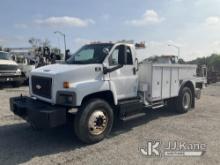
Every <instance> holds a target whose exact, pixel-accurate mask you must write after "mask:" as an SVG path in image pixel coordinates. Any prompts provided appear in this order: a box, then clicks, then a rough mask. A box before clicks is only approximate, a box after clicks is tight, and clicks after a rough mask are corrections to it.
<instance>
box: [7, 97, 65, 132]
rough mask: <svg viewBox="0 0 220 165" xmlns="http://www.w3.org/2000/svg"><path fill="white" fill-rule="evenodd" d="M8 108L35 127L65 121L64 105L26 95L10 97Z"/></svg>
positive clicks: (47, 126) (63, 122)
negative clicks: (52, 103)
mask: <svg viewBox="0 0 220 165" xmlns="http://www.w3.org/2000/svg"><path fill="white" fill-rule="evenodd" d="M10 110H11V111H12V112H13V113H14V114H15V115H17V116H20V117H21V118H23V119H24V120H26V121H27V122H29V123H30V124H32V125H34V126H35V127H37V128H53V127H57V126H60V125H63V124H65V123H66V113H67V110H66V108H65V107H62V106H56V105H51V104H49V103H45V102H42V101H39V100H34V99H32V98H30V97H26V96H25V97H23V96H22V97H13V98H10Z"/></svg>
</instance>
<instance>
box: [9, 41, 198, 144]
mask: <svg viewBox="0 0 220 165" xmlns="http://www.w3.org/2000/svg"><path fill="white" fill-rule="evenodd" d="M194 74H196V66H191V65H186V66H183V65H179V64H153V63H151V62H142V63H139V62H138V60H137V54H136V51H135V45H134V44H131V43H124V42H119V43H91V44H87V45H84V46H83V47H82V48H80V49H79V50H78V51H77V52H76V53H75V54H74V55H73V56H72V57H70V58H69V59H68V60H67V61H65V63H63V64H54V65H48V66H44V67H40V68H37V69H35V70H33V71H32V72H31V75H30V79H29V81H30V82H29V86H30V96H31V97H27V96H21V97H14V98H11V99H10V106H11V111H12V112H13V113H15V114H16V115H18V116H20V117H22V118H24V119H25V120H27V121H28V122H29V123H30V124H31V125H32V126H34V127H39V128H48V127H49V128H50V127H56V126H59V125H62V124H65V123H66V122H67V120H68V116H72V117H74V124H73V125H74V129H75V133H76V135H77V136H78V137H79V139H80V140H82V141H83V142H86V143H94V142H98V141H100V140H102V139H103V138H104V137H106V136H107V135H108V134H109V132H110V131H111V128H112V125H113V122H114V119H115V118H120V119H121V120H123V121H127V120H130V119H133V118H136V117H139V116H143V115H145V114H146V112H147V110H146V109H149V108H155V109H156V108H159V107H162V106H166V105H168V104H169V105H172V108H173V109H175V110H176V111H177V112H179V113H185V112H187V111H188V110H189V109H191V108H193V107H194V106H195V99H194V98H195V97H196V96H198V95H199V94H200V89H196V83H197V82H196V78H195V77H194V76H195V75H194Z"/></svg>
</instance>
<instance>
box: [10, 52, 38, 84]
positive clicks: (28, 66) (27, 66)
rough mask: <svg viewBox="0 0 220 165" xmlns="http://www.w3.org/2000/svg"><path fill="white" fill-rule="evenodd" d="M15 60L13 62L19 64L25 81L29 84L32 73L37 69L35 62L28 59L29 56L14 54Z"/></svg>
mask: <svg viewBox="0 0 220 165" xmlns="http://www.w3.org/2000/svg"><path fill="white" fill-rule="evenodd" d="M13 58H14V59H13V60H14V61H15V62H16V63H17V64H18V67H19V69H20V70H21V72H22V75H23V76H24V79H25V81H27V82H28V80H29V76H30V73H31V71H32V70H33V69H35V60H34V59H32V58H28V55H25V54H13Z"/></svg>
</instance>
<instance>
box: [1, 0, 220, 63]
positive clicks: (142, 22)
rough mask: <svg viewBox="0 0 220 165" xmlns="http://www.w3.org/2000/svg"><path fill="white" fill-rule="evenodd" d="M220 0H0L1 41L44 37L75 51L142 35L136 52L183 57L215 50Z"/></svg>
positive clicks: (219, 38)
mask: <svg viewBox="0 0 220 165" xmlns="http://www.w3.org/2000/svg"><path fill="white" fill-rule="evenodd" d="M219 8H220V1H219V0H138V1H136V0H120V1H119V0H111V1H109V0H92V1H91V0H87V1H86V0H38V1H34V0H19V1H17V0H7V1H2V2H1V5H0V12H1V14H0V20H1V26H0V27H1V28H0V29H1V30H0V45H3V46H5V47H24V46H28V42H27V41H28V39H29V38H30V37H36V38H41V39H45V38H48V39H49V40H50V41H51V42H52V45H53V46H57V47H60V48H62V49H63V40H62V37H61V36H59V35H55V34H54V33H53V32H54V31H56V30H59V31H62V32H64V33H65V34H66V36H67V47H68V48H70V49H71V51H75V50H76V49H77V48H79V47H80V46H81V45H82V44H84V43H87V42H90V41H94V40H95V41H97V40H101V41H117V40H121V39H128V40H130V39H132V40H135V41H146V44H147V49H146V50H145V51H141V53H140V55H141V56H146V57H147V56H150V55H155V54H157V55H160V54H177V49H176V48H174V47H168V46H167V45H168V44H174V45H177V46H179V47H180V49H181V57H182V58H184V59H185V60H190V59H194V58H196V57H203V56H208V55H210V54H211V53H213V52H216V53H218V52H220V9H219Z"/></svg>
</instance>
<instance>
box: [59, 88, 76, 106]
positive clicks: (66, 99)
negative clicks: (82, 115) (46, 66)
mask: <svg viewBox="0 0 220 165" xmlns="http://www.w3.org/2000/svg"><path fill="white" fill-rule="evenodd" d="M75 98H76V96H75V93H73V92H67V91H62V92H61V91H58V93H57V98H56V99H57V100H56V103H57V104H59V105H67V106H74V105H75V104H76V103H75Z"/></svg>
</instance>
